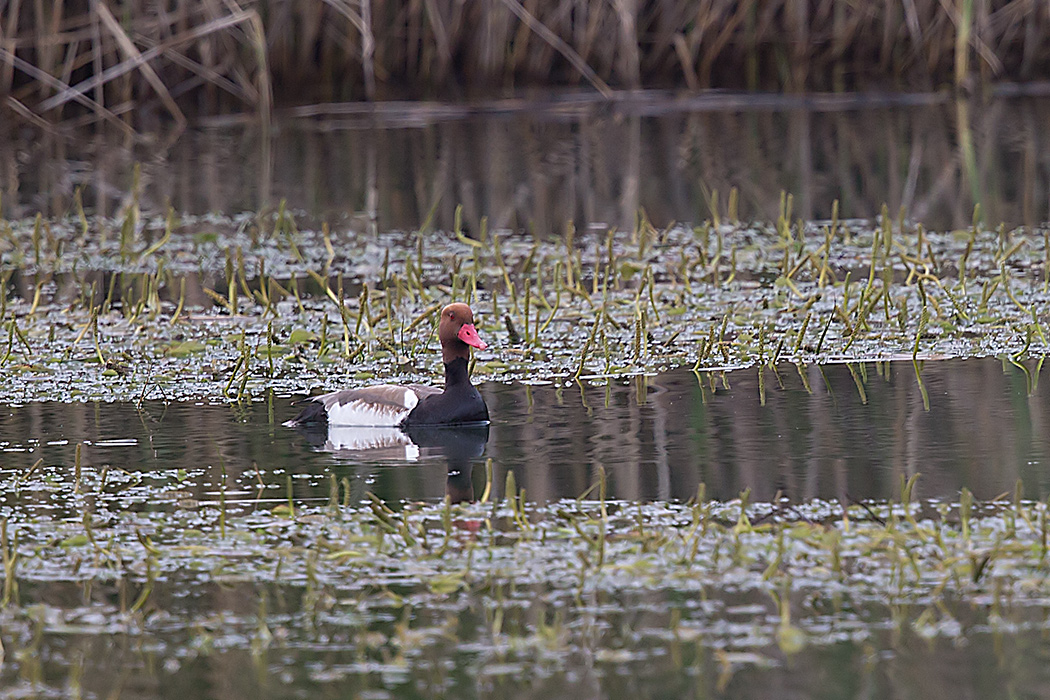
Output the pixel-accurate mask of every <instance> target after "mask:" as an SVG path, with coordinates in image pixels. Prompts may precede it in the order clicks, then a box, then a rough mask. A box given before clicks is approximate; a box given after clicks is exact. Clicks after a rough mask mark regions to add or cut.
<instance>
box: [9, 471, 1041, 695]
mask: <svg viewBox="0 0 1050 700" xmlns="http://www.w3.org/2000/svg"><path fill="white" fill-rule="evenodd" d="M74 466H75V468H73V467H71V466H70V465H63V466H44V465H37V466H35V467H34V468H32V469H29V470H25V471H22V472H21V473H19V474H17V475H11V476H12V478H5V480H4V484H5V486H4V488H3V501H2V506H0V513H2V516H3V517H2V520H0V554H2V563H3V591H2V605H0V623H2V628H3V632H4V634H3V641H4V643H5V644H6V646H7V653H8V655H9V660H11V661H13V662H15V663H8V664H5V665H0V679H2V681H3V683H2V684H0V685H3V686H5V687H8V688H11V689H21V691H29V690H33V691H34V692H40V691H41V690H43V689H46V688H52V689H61V688H65V689H66V690H67V692H71V691H76V690H78V689H79V690H82V691H86V692H88V693H95V694H102V693H106V694H109V695H119V694H120V692H121V691H122V690H123V689H124V685H125V684H131V685H133V684H135V683H137V682H142V681H143V679H144V678H151V679H154V680H153V681H151V682H156V680H157V679H160V680H162V681H163V679H165V678H172V679H175V678H178V677H179V676H180V674H190V675H192V674H196V673H199V672H200V666H201V665H202V664H207V663H209V659H211V660H213V661H212V662H214V663H223V664H234V665H236V664H243V665H245V666H248V667H253V668H254V669H255V672H254V673H246V674H244V676H245V678H244V680H243V681H239V682H241V683H245V684H247V685H245V686H243V687H240V690H241V691H244V690H245V689H247V688H251V687H256V684H258V686H261V687H264V688H269V689H270V690H271V691H273V690H274V689H276V688H282V687H283V688H288V689H296V690H297V692H302V691H304V689H307V688H315V689H316V688H332V689H340V690H344V691H345V690H353V691H355V692H364V691H367V690H371V691H373V692H380V691H383V692H391V691H393V690H394V689H397V688H401V689H405V690H407V691H408V692H410V693H426V692H427V691H428V689H429V691H430V692H434V691H435V689H437V690H441V691H442V692H447V693H455V692H460V693H466V694H467V695H468V696H471V697H473V696H475V695H479V694H485V691H486V690H488V691H490V692H493V693H495V694H497V695H499V696H502V695H503V694H505V693H511V694H513V692H514V688H519V689H520V685H519V684H518V683H517V682H515V681H514V680H513V679H519V680H520V679H521V678H536V679H537V682H538V683H541V685H542V684H547V683H555V684H558V683H561V684H568V685H570V686H571V685H573V683H579V682H580V681H579V678H578V674H579V673H584V672H585V673H586V675H587V677H589V678H591V679H592V681H593V682H594V683H597V684H598V685H599V686H601V687H607V688H608V689H609V692H610V693H611V695H612V696H614V697H619V695H618V693H619V692H620V691H616V690H615V688H616V687H617V684H619V683H620V681H618V680H616V679H617V677H619V676H622V675H624V674H626V675H628V676H630V677H634V678H636V679H639V680H640V681H645V682H646V684H647V686H646V687H649V688H650V689H655V688H664V684H670V685H671V687H672V688H674V689H675V692H684V691H689V692H694V693H698V694H701V695H714V694H721V693H723V692H728V691H732V690H733V689H734V683H735V682H736V680H737V676H738V674H742V673H743V674H746V672H747V670H748V669H756V668H762V669H769V668H776V667H782V666H784V665H791V664H794V663H800V662H801V661H800V660H802V659H805V658H807V655H808V654H814V653H824V651H822V650H827V649H830V648H834V647H836V646H841V645H844V644H846V645H853V646H855V647H857V648H859V649H867V651H866V652H864V653H865V654H867V655H868V656H869V661H868V662H867V663H866V664H865V665H864V670H863V671H862V675H864V676H875V675H877V673H878V671H877V668H878V666H880V665H882V664H885V663H888V661H887V659H888V658H890V656H892V654H893V653H894V651H899V652H901V653H904V650H905V649H906V648H907V646H908V644H909V643H911V642H913V641H914V640H925V641H926V642H927V643H928V644H934V643H936V642H938V641H939V640H948V641H949V642H953V643H957V644H960V643H963V642H964V641H965V642H966V643H972V644H979V643H980V640H981V639H983V638H986V639H992V640H996V641H995V645H994V648H995V649H997V651H996V652H995V655H999V656H1000V657H1001V656H1002V653H1003V651H1002V649H1003V647H1002V640H1003V639H1004V638H1006V637H1018V636H1021V635H1025V634H1033V635H1036V636H1039V635H1045V633H1046V624H1047V622H1046V621H1047V615H1048V613H1050V588H1048V585H1047V579H1046V576H1045V571H1046V566H1047V551H1048V544H1047V542H1048V527H1050V526H1048V521H1047V519H1048V507H1047V504H1046V503H1045V502H1032V501H1024V500H1022V499H1021V498H1020V496H1019V495H1018V494H1020V493H1021V487H1020V484H1019V485H1018V488H1017V491H1016V492H1015V494H1014V495H1012V496H1011V495H1010V494H1005V495H1004V496H1002V497H1000V498H997V499H994V500H992V501H988V502H978V501H976V500H975V499H974V498H973V496H972V495H971V494H970V493H969V492H968V491H966V490H963V492H962V494H961V497H960V500H959V502H958V503H955V504H950V503H946V502H939V501H922V502H917V501H916V500H915V499H914V498H913V496H912V492H913V489H914V486H915V479H914V478H913V479H911V480H909V481H907V482H902V483H901V487H900V494H899V498H897V499H894V501H891V502H889V503H882V504H867V503H855V502H853V503H843V502H837V501H813V502H809V503H805V504H798V503H792V502H790V501H789V500H788V499H780V498H778V499H775V500H774V501H773V502H771V503H764V504H754V503H751V502H750V500H749V497H748V493H747V492H744V493H743V494H741V495H740V497H739V498H738V499H734V500H732V501H728V502H714V501H710V500H708V499H707V498H706V497H705V493H704V490H703V487H702V486H701V489H700V491H699V492H698V493H697V495H696V497H695V498H694V499H692V500H691V501H690V502H687V503H629V502H623V501H610V500H607V499H606V497H605V477H604V474H603V473H601V472H599V478H598V481H597V482H596V483H595V484H594V485H593V486H592V488H591V489H589V490H588V491H587V492H586V493H584V494H581V497H580V498H578V499H566V500H562V501H558V502H554V503H550V504H543V505H541V504H536V503H533V502H530V501H529V500H528V498H527V494H526V493H524V491H523V490H521V489H519V488H518V487H517V486H516V484H515V480H514V476H513V473H510V474H508V476H507V479H506V482H505V483H504V484H502V485H500V484H493V483H492V479H491V469H490V471H489V475H490V477H489V479H488V483H487V485H486V488H485V490H484V493H483V494H482V495H481V497H480V498H479V500H478V501H477V502H476V503H473V504H458V505H453V504H450V503H448V502H447V501H446V502H445V503H409V504H404V505H403V506H395V507H393V508H391V507H390V505H388V504H387V503H384V502H383V501H381V500H380V499H378V498H376V497H374V496H371V497H370V498H369V499H368V500H366V501H365V502H363V503H352V502H349V501H350V498H349V493H350V491H349V488H348V486H347V484H345V483H340V482H338V481H337V480H336V479H335V478H334V477H333V478H332V480H331V489H330V497H329V499H328V502H327V503H312V504H307V503H302V502H293V501H292V500H291V499H290V498H289V499H288V500H287V501H283V500H282V498H281V496H280V495H279V494H277V495H276V497H275V496H274V494H266V493H264V492H263V489H261V488H260V490H259V492H258V494H255V497H254V498H253V497H252V496H250V495H249V496H248V497H245V496H244V494H243V493H241V494H240V495H239V496H237V497H236V498H231V497H230V495H228V488H227V485H226V484H225V482H221V483H219V484H212V485H211V486H210V489H211V491H210V492H211V493H213V494H214V496H213V497H211V498H208V499H204V500H199V501H193V502H192V503H187V501H186V492H187V489H192V488H195V487H198V486H202V484H197V483H196V482H197V481H199V480H200V479H201V474H197V473H174V472H172V473H164V472H154V473H150V474H148V475H135V474H130V473H127V472H123V471H121V470H118V469H113V470H104V469H100V468H97V467H91V466H87V465H84V466H83V467H81V466H80V464H79V462H77V464H76V465H74ZM203 486H207V485H203ZM240 486H243V487H245V488H246V489H247V490H250V485H249V484H243V485H238V486H237V487H233V488H234V489H236V490H237V491H238V493H240V492H241V489H240ZM44 503H48V504H49V506H48V508H43V507H42V506H43V504H44ZM275 504H276V505H275ZM59 514H60V516H59ZM56 516H59V517H56ZM28 603H32V604H31V605H29V604H28ZM113 634H117V635H120V638H122V639H126V640H128V641H127V643H121V644H118V645H117V649H116V650H114V649H113V646H112V644H111V643H110V642H109V640H111V639H112V637H111V635H113ZM113 653H116V654H117V655H118V656H119V657H120V662H119V663H120V664H121V667H122V668H123V669H124V671H123V673H114V674H108V675H107V674H104V673H96V672H94V670H95V669H97V668H101V667H105V666H106V665H107V664H108V663H110V662H108V661H107V660H106V656H107V655H109V654H113ZM887 654H889V655H890V656H887ZM0 655H2V652H0ZM59 657H62V658H63V659H64V660H63V661H62V662H61V663H57V664H49V663H47V662H46V661H44V660H47V659H58V658H59ZM880 657H881V659H882V660H881V661H880V660H879V659H880ZM439 659H448V660H451V663H442V662H439V661H438V660H439ZM574 677H575V678H576V680H575V681H573V680H572V679H573V678H574ZM661 679H663V680H661ZM822 682H825V681H822ZM835 682H838V681H835ZM648 684H651V685H648ZM744 687H746V686H744ZM665 690H667V688H665ZM738 691H739V692H742V691H740V689H738Z"/></svg>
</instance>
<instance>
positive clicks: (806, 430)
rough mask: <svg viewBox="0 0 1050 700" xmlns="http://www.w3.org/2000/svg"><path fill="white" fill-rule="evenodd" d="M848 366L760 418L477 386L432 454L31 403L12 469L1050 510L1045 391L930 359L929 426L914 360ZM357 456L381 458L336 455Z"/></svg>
mask: <svg viewBox="0 0 1050 700" xmlns="http://www.w3.org/2000/svg"><path fill="white" fill-rule="evenodd" d="M850 369H851V368H850V366H847V365H827V366H824V367H823V368H820V367H809V368H805V369H803V370H802V373H801V374H800V373H799V371H798V369H797V368H796V367H795V366H793V365H786V366H781V367H780V368H779V369H778V372H777V374H774V373H773V372H772V371H770V370H768V369H767V370H765V377H764V392H765V405H762V393H761V392H760V389H759V382H758V372H757V370H747V371H740V372H730V373H727V374H725V375H722V374H702V375H700V376H699V378H698V376H697V375H695V374H693V373H692V372H690V371H688V370H677V371H672V372H668V373H665V374H661V375H657V376H652V377H636V378H633V379H630V380H614V381H612V382H609V383H607V384H605V385H594V384H570V383H563V384H561V385H557V384H553V383H541V384H537V385H532V386H529V385H522V384H497V383H488V384H485V385H483V386H481V387H480V388H481V391H482V393H483V395H484V396H485V399H486V401H487V403H488V405H489V411H490V413H491V415H492V417H493V422H492V425H491V426H490V428H489V429H488V430H487V431H484V430H482V431H473V432H470V431H436V432H435V433H434V434H432V435H422V436H421V435H414V436H413V437H415V439H416V441H417V442H419V443H420V445H415V444H413V443H411V442H410V441H409V440H406V439H405V436H404V435H402V434H401V433H400V432H399V431H396V430H390V431H386V432H385V433H383V432H380V434H378V435H377V433H376V431H365V434H364V435H363V436H361V435H360V434H358V435H354V434H353V433H354V431H351V430H347V429H339V430H338V431H333V434H332V436H329V435H327V434H323V435H310V434H304V433H301V432H299V431H296V430H293V429H289V428H285V427H283V426H282V425H281V423H282V422H283V421H285V420H287V419H289V418H291V417H293V416H294V415H295V413H296V411H297V410H298V409H297V408H296V407H295V406H293V405H292V401H291V400H290V399H285V398H273V399H271V401H270V402H269V403H262V402H260V403H254V404H249V405H245V406H229V405H206V404H197V403H193V404H188V403H173V404H170V405H164V404H162V403H158V402H152V401H150V402H145V403H144V404H143V406H142V407H141V409H139V408H137V407H136V405H135V404H121V403H115V404H98V403H96V404H65V403H50V402H41V403H29V404H26V405H23V406H14V407H5V408H4V409H3V411H2V413H0V436H2V437H0V464H2V465H3V467H4V469H5V471H8V470H10V471H8V473H9V474H15V473H17V472H18V471H19V470H23V469H26V468H27V467H29V466H30V465H32V464H33V463H34V462H36V461H37V460H38V459H42V460H43V461H44V464H45V465H65V466H67V467H68V466H70V465H72V464H73V461H74V450H75V446H76V444H77V443H83V445H82V462H83V463H84V464H85V465H101V464H109V465H112V466H113V467H117V468H120V469H126V470H129V471H132V472H141V473H149V472H152V471H162V472H164V473H170V472H172V471H173V470H184V471H187V472H200V473H201V476H200V479H201V481H200V482H199V483H197V484H196V485H195V486H193V487H192V488H191V490H194V497H195V498H197V499H199V500H203V501H207V500H209V499H211V500H214V498H215V494H216V491H215V489H216V484H218V483H219V482H220V481H221V478H220V473H219V472H220V470H221V469H222V468H225V469H226V470H227V473H228V478H227V483H228V485H230V486H231V487H233V484H236V485H237V488H239V489H241V491H240V496H239V498H240V501H241V502H242V503H243V505H244V506H245V507H249V505H250V504H252V503H255V502H256V501H255V500H254V499H256V498H260V499H262V500H261V501H260V502H261V503H269V502H271V501H273V500H276V501H280V500H281V499H284V498H285V491H286V482H287V480H288V478H289V477H290V478H291V481H292V483H293V488H294V496H295V497H296V498H298V499H306V500H310V499H314V500H320V501H323V500H326V499H327V498H328V496H329V491H330V475H335V476H336V477H337V478H338V479H342V478H344V477H346V478H348V479H349V480H350V482H351V484H352V485H353V489H354V493H355V494H356V495H357V497H359V498H363V494H364V492H365V491H372V492H374V493H376V494H378V495H379V496H381V497H382V498H384V499H389V500H394V501H398V500H415V499H423V500H431V501H437V500H441V499H442V498H444V496H445V493H446V490H447V491H448V492H449V493H450V494H451V495H453V497H454V499H455V500H469V499H470V498H471V496H472V495H474V496H477V495H480V493H481V492H482V490H483V489H484V486H485V466H484V465H485V461H486V459H488V458H491V459H492V461H493V467H494V469H493V472H494V483H495V485H496V486H497V488H501V487H502V485H503V483H504V481H505V478H506V472H507V471H509V470H513V471H514V474H515V478H516V480H517V483H518V485H519V486H521V487H523V488H524V489H525V490H526V493H527V497H528V498H529V499H530V500H535V501H538V502H550V501H555V500H558V499H562V498H575V497H576V496H578V495H580V494H581V493H583V492H584V491H585V490H586V489H587V488H588V487H589V486H590V485H591V484H592V483H594V481H595V479H596V478H597V473H598V471H597V470H598V468H599V466H601V467H604V469H605V470H606V471H607V472H608V474H609V479H610V481H609V495H610V497H611V498H616V499H623V500H631V501H636V500H643V501H648V500H667V501H686V500H688V499H689V498H691V497H692V496H694V495H695V494H696V491H697V488H698V486H699V485H700V483H701V482H703V483H704V484H705V485H706V488H707V494H708V496H710V497H714V498H718V499H721V500H729V499H732V498H734V497H736V496H737V495H739V493H740V492H741V491H743V490H744V489H750V490H751V493H752V498H753V499H754V500H757V501H770V500H772V499H773V498H774V497H775V495H776V494H777V493H778V492H780V493H781V494H782V495H783V496H786V497H788V498H790V499H791V500H793V501H796V502H798V501H807V500H810V499H814V498H822V499H839V500H842V501H850V500H860V499H880V500H881V499H888V498H891V497H893V496H895V495H896V494H897V492H898V490H899V485H900V480H901V478H902V477H904V478H908V477H911V476H912V475H914V474H917V473H918V474H921V478H920V481H919V488H918V491H917V495H918V496H920V497H924V498H936V499H944V500H952V499H954V498H956V497H957V495H958V493H959V490H960V489H961V488H963V487H966V488H969V489H970V490H971V491H973V492H974V494H975V495H976V496H977V497H978V498H992V497H994V496H996V495H998V494H1001V493H1004V492H1012V491H1013V489H1014V486H1015V484H1016V482H1017V480H1018V479H1020V480H1022V482H1023V483H1024V486H1025V489H1026V492H1025V493H1026V495H1027V496H1029V497H1032V498H1045V497H1046V496H1047V495H1048V494H1050V469H1048V468H1047V464H1048V463H1047V459H1048V457H1047V445H1046V443H1045V441H1043V440H1042V439H1041V437H1040V436H1041V435H1043V434H1045V433H1046V432H1047V431H1048V430H1050V426H1048V425H1047V421H1050V410H1048V406H1047V399H1046V392H1045V391H1041V390H1040V388H1039V387H1038V385H1036V387H1035V391H1034V392H1033V395H1032V396H1029V395H1028V391H1029V381H1030V380H1029V379H1028V378H1026V376H1025V374H1024V373H1023V372H1022V371H1021V370H1020V369H1018V368H1017V367H1014V366H1012V365H1010V364H1004V363H1003V362H1002V361H1000V360H996V359H983V360H958V361H944V362H927V363H926V365H925V367H924V369H923V373H922V378H923V382H924V384H925V386H926V390H927V392H928V395H929V404H930V408H929V410H928V411H927V410H925V409H924V406H923V400H922V394H921V392H920V390H919V385H918V383H917V381H916V377H915V371H914V368H913V366H912V364H911V362H895V363H888V364H884V365H881V366H877V365H875V364H874V363H868V364H867V365H865V366H860V365H856V366H853V373H851V371H850ZM854 373H855V374H856V377H855V376H854ZM803 374H804V375H805V382H803V378H802V375H803ZM864 374H866V380H865V379H864V376H863V375H864ZM778 375H779V382H780V384H778ZM1037 377H1038V374H1036V375H1035V378H1037ZM858 382H859V383H860V384H861V386H863V387H864V393H863V396H862V394H861V393H860V391H859V390H858ZM781 384H782V387H783V388H781ZM807 384H808V386H809V390H807V388H806V385H807ZM712 386H714V389H712ZM865 401H866V403H865ZM353 439H363V440H365V441H367V442H370V443H371V444H373V445H374V447H373V449H364V450H353V449H345V448H340V449H337V445H343V446H345V445H347V444H349V442H350V441H351V440H353ZM384 441H385V442H384ZM326 442H327V443H328V444H327V445H326V444H325V443H326ZM333 443H334V444H333ZM264 484H265V488H264V489H262V490H261V493H262V495H261V496H260V495H259V494H257V493H256V492H257V491H260V489H259V486H261V485H264ZM229 497H230V498H231V499H234V496H233V495H230V496H229ZM235 500H236V499H235Z"/></svg>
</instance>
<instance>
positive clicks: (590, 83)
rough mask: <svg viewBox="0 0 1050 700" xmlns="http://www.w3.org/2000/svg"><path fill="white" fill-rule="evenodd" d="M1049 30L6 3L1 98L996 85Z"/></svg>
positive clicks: (854, 21)
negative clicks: (539, 89) (534, 89)
mask: <svg viewBox="0 0 1050 700" xmlns="http://www.w3.org/2000/svg"><path fill="white" fill-rule="evenodd" d="M1048 29H1050V11H1048V10H1047V9H1046V7H1045V6H1044V5H1042V4H1039V3H1036V2H1035V1H1034V0H1012V1H1009V2H996V3H977V2H974V1H973V0H960V2H956V3H943V2H936V1H934V0H907V1H905V2H903V3H900V4H897V3H889V4H886V3H862V4H860V5H857V6H851V5H848V4H846V3H834V2H829V1H822V2H816V1H805V0H780V1H778V2H769V3H739V2H730V1H729V0H715V1H713V2H709V3H705V4H703V5H702V6H701V7H699V8H698V7H697V6H695V5H694V4H693V3H687V2H681V1H679V2H671V1H670V0H667V1H650V2H645V3H642V2H637V0H617V1H616V2H609V3H586V2H580V1H579V0H562V1H561V2H556V3H538V2H530V1H528V0H526V1H525V2H521V1H520V0H493V1H492V2H485V3H483V2H470V3H464V2H453V1H452V0H412V1H410V2H407V3H394V2H385V1H383V0H369V1H368V2H350V1H349V0H326V1H325V2H310V3H291V2H276V1H267V0H257V1H252V0H248V1H244V2H241V3H240V4H238V3H237V2H236V1H235V0H227V1H226V2H222V3H220V2H217V1H215V0H209V1H207V2H188V1H186V0H173V2H170V3H165V4H164V6H163V8H158V6H157V5H155V4H153V3H146V2H142V1H141V0H133V1H130V2H90V3H89V2H84V1H83V0H58V1H57V2H54V3H48V4H43V3H41V4H36V5H33V4H30V3H26V2H23V1H22V0H6V1H5V2H4V3H3V4H2V5H0V104H2V105H3V107H2V111H3V112H4V113H6V114H8V115H14V116H16V117H17V118H18V119H19V120H21V121H26V122H30V123H33V124H36V125H37V126H49V125H53V124H57V123H63V122H67V121H71V122H74V123H91V122H95V121H106V122H110V123H112V124H115V125H117V126H118V127H119V128H121V129H124V130H126V131H130V130H131V129H132V128H136V129H137V128H140V127H141V126H149V125H150V124H153V123H154V122H159V123H163V122H165V121H173V122H174V123H175V124H176V125H178V126H183V125H185V124H186V123H187V122H188V121H189V120H190V119H195V118H197V117H200V116H209V115H218V114H229V113H242V112H247V113H258V114H259V115H260V116H261V117H262V118H263V120H264V126H265V125H266V124H265V122H266V121H267V120H268V119H269V118H270V114H271V112H272V110H273V108H274V106H275V105H296V106H299V107H300V108H302V107H303V106H307V105H311V104H319V103H321V104H327V103H339V102H354V101H386V100H395V99H427V100H440V101H456V100H462V99H465V98H493V97H506V96H508V95H516V94H520V93H521V91H522V90H523V89H526V88H533V87H540V88H545V89H550V88H556V89H562V88H567V89H576V90H579V89H584V90H587V91H592V90H593V91H594V92H595V93H596V94H599V95H602V96H604V97H611V96H613V95H614V94H616V93H617V92H620V91H634V90H641V89H672V90H688V91H691V92H698V91H703V90H707V89H730V90H747V91H763V92H788V93H802V92H825V93H827V92H832V93H841V92H846V91H857V90H860V91H871V90H881V91H886V90H889V91H921V92H931V91H938V90H943V89H945V88H954V89H958V90H961V91H963V92H982V93H983V92H987V91H989V90H990V89H992V88H993V86H995V85H999V84H1004V83H1006V84H1018V83H1030V82H1031V81H1033V80H1037V79H1038V78H1039V77H1040V76H1042V75H1045V74H1046V73H1047V69H1048V68H1050V42H1048V41H1047V40H1046V37H1047V36H1048V34H1050V32H1048V31H1047V30H1048ZM1040 85H1042V83H1036V84H1034V88H1035V89H1039V86H1040ZM132 133H134V132H132Z"/></svg>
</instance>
